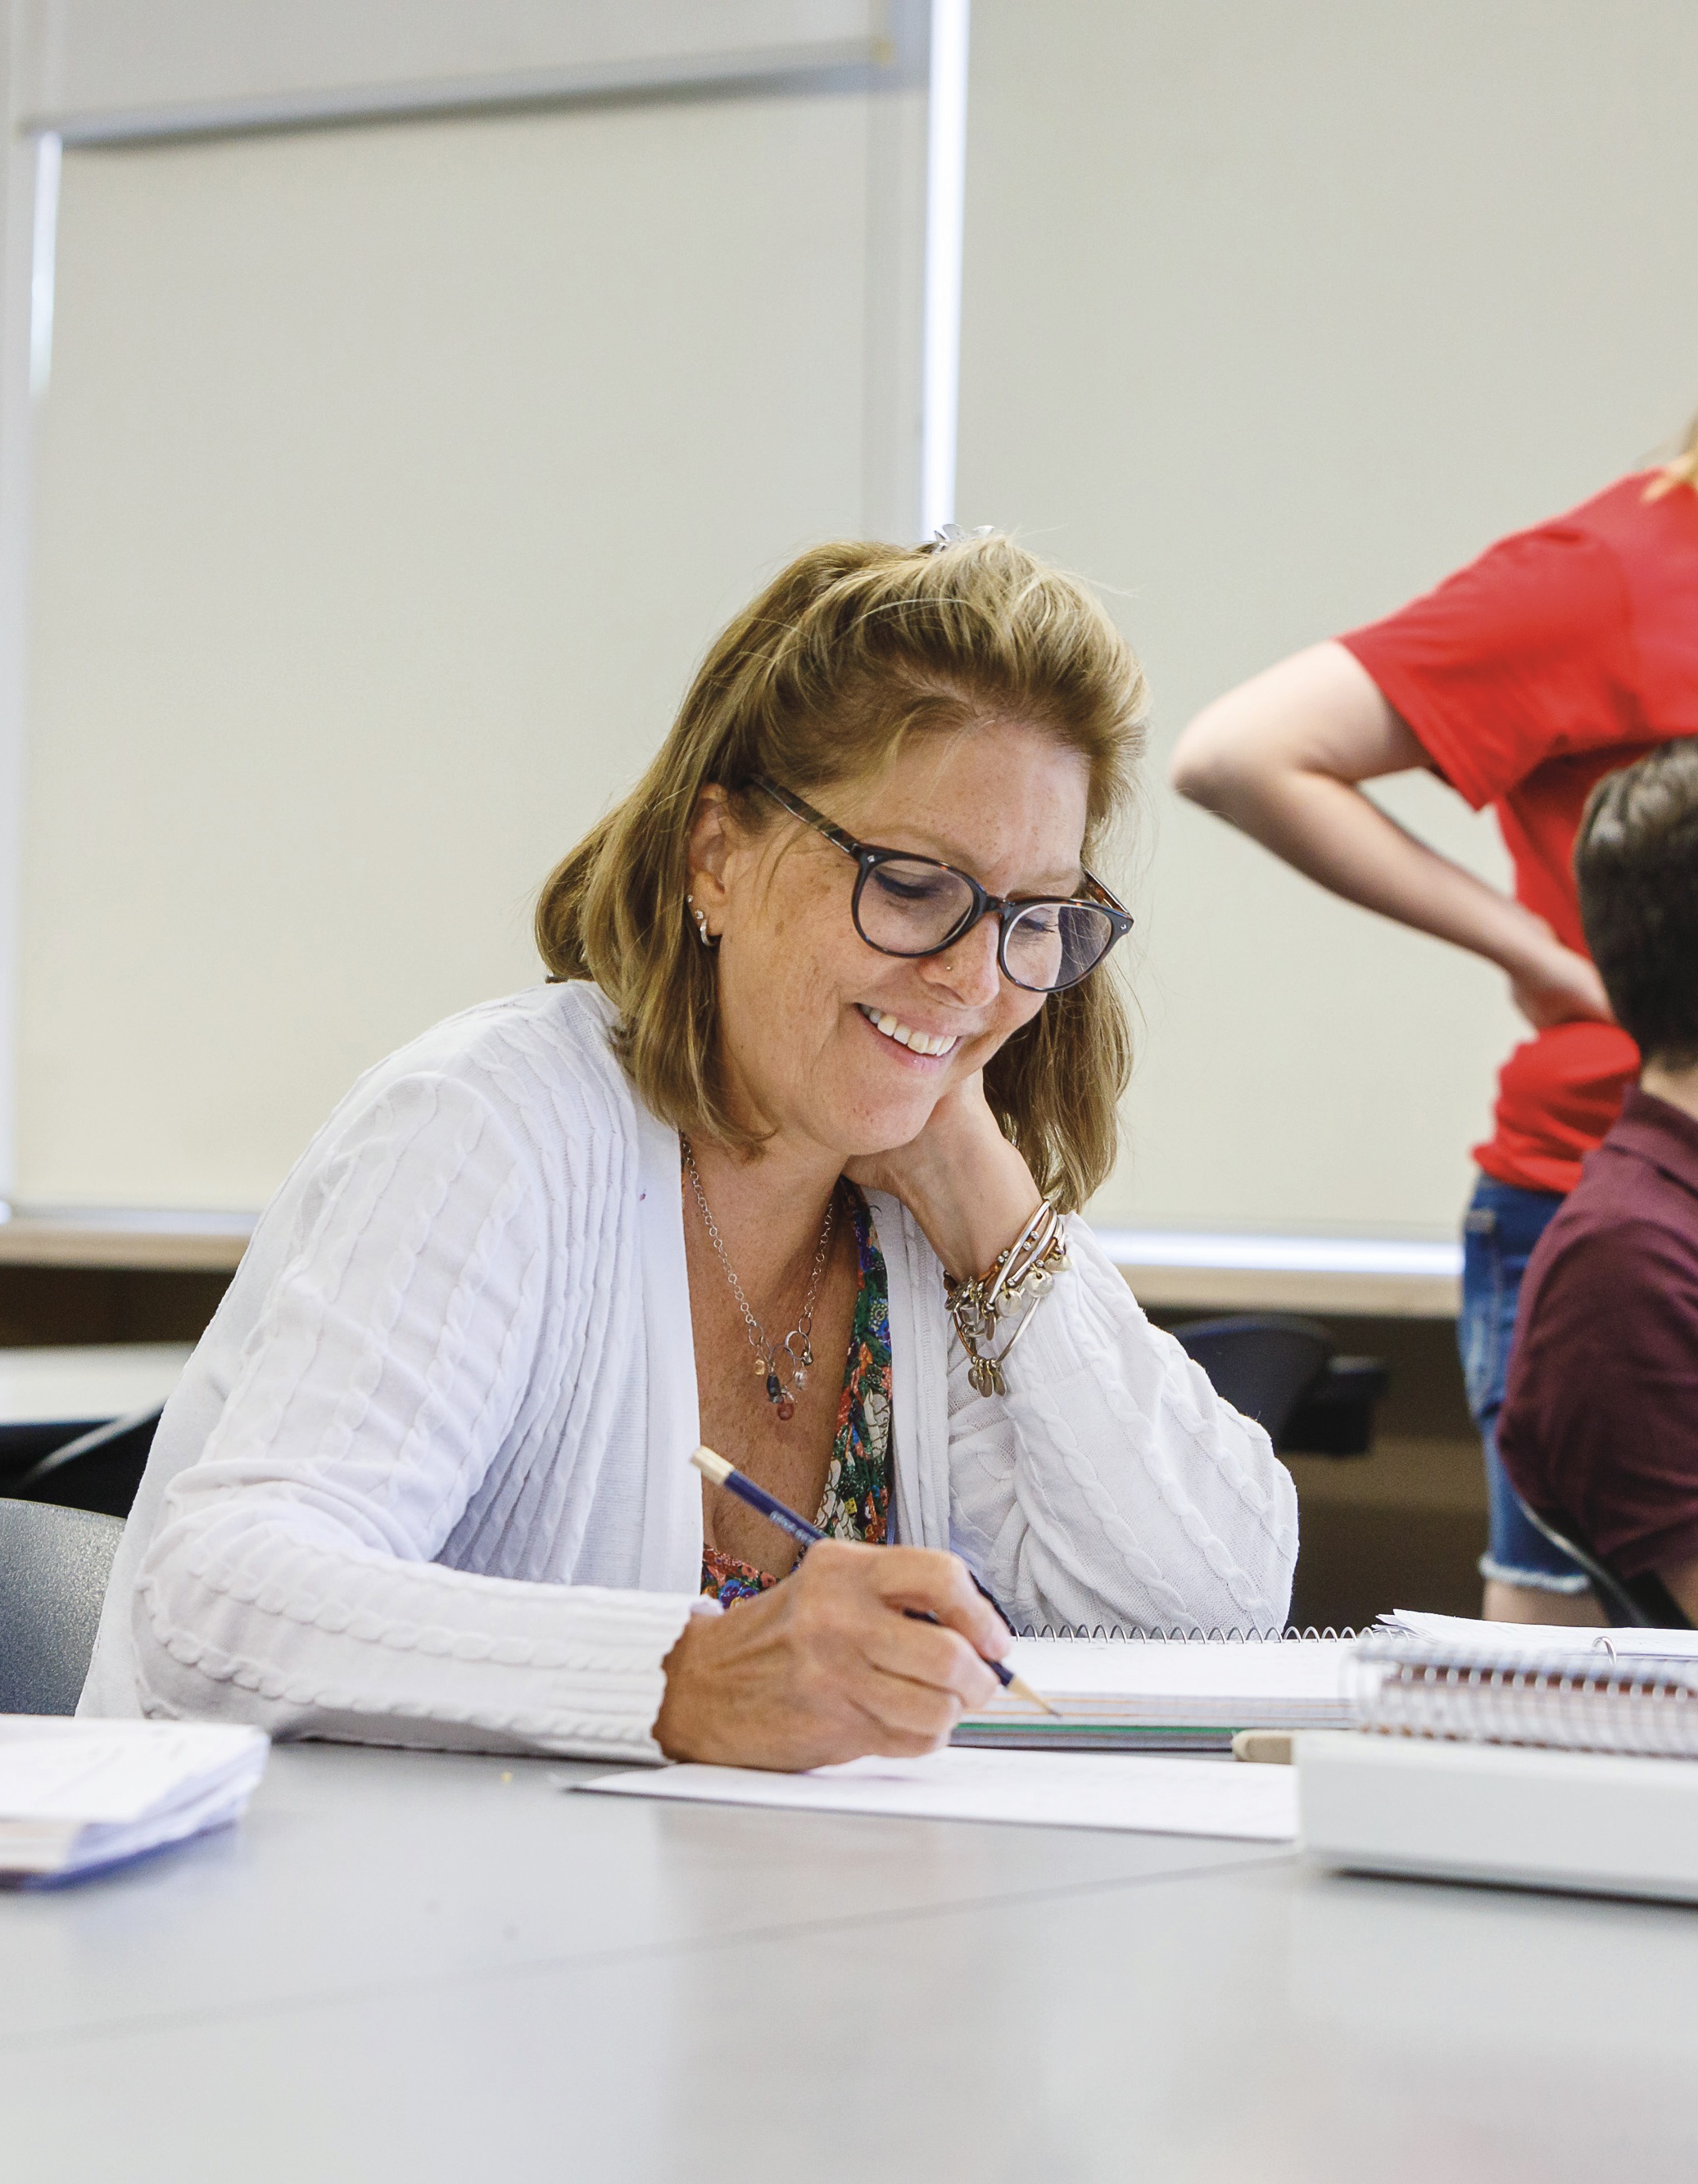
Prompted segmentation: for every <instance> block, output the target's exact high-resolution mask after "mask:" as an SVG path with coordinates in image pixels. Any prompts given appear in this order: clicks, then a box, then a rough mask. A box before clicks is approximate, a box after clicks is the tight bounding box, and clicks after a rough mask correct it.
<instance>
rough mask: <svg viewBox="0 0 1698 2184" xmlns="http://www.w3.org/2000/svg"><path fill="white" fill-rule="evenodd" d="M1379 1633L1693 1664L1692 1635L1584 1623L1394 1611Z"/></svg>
mask: <svg viewBox="0 0 1698 2184" xmlns="http://www.w3.org/2000/svg"><path fill="white" fill-rule="evenodd" d="M1380 1628H1381V1629H1382V1630H1399V1631H1401V1632H1402V1633H1403V1634H1404V1635H1405V1637H1410V1638H1430V1639H1431V1640H1433V1642H1434V1643H1435V1644H1437V1645H1442V1646H1475V1647H1477V1646H1490V1647H1493V1648H1494V1649H1496V1650H1499V1651H1505V1652H1518V1653H1522V1652H1524V1653H1595V1652H1612V1653H1614V1654H1615V1655H1616V1656H1617V1658H1620V1656H1622V1655H1623V1654H1624V1653H1630V1654H1632V1655H1634V1657H1635V1658H1638V1657H1639V1656H1640V1655H1646V1656H1649V1657H1651V1658H1660V1659H1662V1660H1666V1661H1692V1660H1698V1630H1597V1629H1595V1628H1594V1627H1592V1626H1591V1625H1589V1624H1572V1623H1483V1622H1480V1621H1478V1620H1477V1619H1475V1618H1474V1617H1472V1616H1468V1615H1436V1614H1433V1613H1429V1612H1428V1611H1427V1610H1426V1609H1424V1608H1414V1607H1398V1608H1394V1609H1393V1611H1392V1613H1390V1614H1389V1615H1382V1617H1381V1618H1380Z"/></svg>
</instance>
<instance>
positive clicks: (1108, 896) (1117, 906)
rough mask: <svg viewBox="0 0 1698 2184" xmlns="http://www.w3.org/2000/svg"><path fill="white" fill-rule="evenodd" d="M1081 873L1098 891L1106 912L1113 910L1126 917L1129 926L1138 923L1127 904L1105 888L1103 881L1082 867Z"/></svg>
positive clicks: (1116, 914) (1119, 915) (1118, 915)
mask: <svg viewBox="0 0 1698 2184" xmlns="http://www.w3.org/2000/svg"><path fill="white" fill-rule="evenodd" d="M1080 871H1081V873H1083V875H1084V877H1085V878H1086V880H1087V881H1088V882H1089V883H1090V884H1091V886H1092V887H1093V888H1094V889H1096V890H1097V893H1098V896H1099V897H1100V898H1101V900H1102V904H1103V909H1104V910H1112V911H1114V914H1115V916H1116V917H1124V918H1125V921H1126V923H1127V924H1128V925H1129V926H1130V925H1132V924H1134V923H1136V922H1137V921H1136V920H1135V919H1134V917H1133V916H1132V913H1131V911H1129V910H1128V909H1127V908H1126V905H1125V903H1123V902H1122V901H1121V900H1120V897H1119V896H1118V895H1117V894H1114V891H1113V889H1109V888H1106V887H1104V886H1103V883H1102V881H1101V880H1099V879H1098V877H1097V875H1096V874H1095V872H1086V871H1085V867H1084V866H1082V865H1081V866H1080Z"/></svg>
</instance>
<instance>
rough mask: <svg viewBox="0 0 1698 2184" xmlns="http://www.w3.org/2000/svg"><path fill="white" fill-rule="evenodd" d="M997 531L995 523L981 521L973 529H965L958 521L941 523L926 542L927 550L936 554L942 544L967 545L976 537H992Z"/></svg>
mask: <svg viewBox="0 0 1698 2184" xmlns="http://www.w3.org/2000/svg"><path fill="white" fill-rule="evenodd" d="M996 532H997V526H996V525H995V524H994V523H980V524H978V525H977V526H975V528H974V529H973V530H971V531H964V530H963V529H962V528H961V526H960V525H959V524H958V523H944V524H940V525H939V526H938V528H937V529H936V531H934V532H932V534H931V537H930V539H929V540H928V541H927V542H926V549H925V550H926V552H927V553H928V554H935V553H936V551H937V549H938V548H939V547H940V546H965V545H966V544H968V543H969V541H970V540H972V539H975V538H994V537H995V536H996Z"/></svg>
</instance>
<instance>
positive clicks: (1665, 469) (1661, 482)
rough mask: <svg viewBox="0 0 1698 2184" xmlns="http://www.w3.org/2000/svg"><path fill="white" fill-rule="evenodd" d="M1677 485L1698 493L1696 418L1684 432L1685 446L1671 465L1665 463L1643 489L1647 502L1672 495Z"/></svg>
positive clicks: (1697, 421)
mask: <svg viewBox="0 0 1698 2184" xmlns="http://www.w3.org/2000/svg"><path fill="white" fill-rule="evenodd" d="M1678 485H1690V487H1692V488H1693V490H1694V491H1695V492H1698V417H1695V418H1694V419H1693V420H1692V422H1691V424H1690V426H1688V427H1687V431H1686V444H1685V446H1684V448H1682V449H1681V451H1680V453H1679V454H1678V455H1677V456H1676V457H1675V458H1674V460H1673V462H1672V463H1665V464H1664V465H1662V469H1661V470H1660V471H1658V472H1657V474H1656V476H1655V477H1654V478H1653V479H1652V480H1651V483H1650V484H1649V485H1648V486H1647V487H1645V499H1647V500H1661V499H1662V496H1663V495H1664V493H1673V490H1674V488H1675V487H1676V486H1678Z"/></svg>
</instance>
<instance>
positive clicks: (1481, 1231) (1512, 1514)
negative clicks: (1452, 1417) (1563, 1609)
mask: <svg viewBox="0 0 1698 2184" xmlns="http://www.w3.org/2000/svg"><path fill="white" fill-rule="evenodd" d="M1561 1203H1562V1200H1561V1196H1560V1195H1559V1194H1558V1193H1557V1192H1556V1191H1551V1190H1521V1189H1520V1188H1519V1187H1518V1186H1517V1185H1516V1184H1512V1183H1494V1182H1493V1180H1492V1178H1490V1177H1489V1176H1486V1175H1483V1176H1482V1177H1481V1178H1479V1180H1478V1182H1477V1184H1475V1186H1474V1195H1473V1197H1472V1199H1471V1200H1470V1201H1469V1204H1468V1212H1467V1216H1466V1219H1465V1220H1464V1222H1463V1223H1462V1316H1461V1318H1460V1319H1459V1320H1458V1322H1457V1323H1456V1342H1457V1346H1458V1348H1459V1349H1460V1350H1461V1353H1462V1378H1463V1380H1464V1381H1465V1383H1466V1386H1467V1390H1468V1408H1469V1409H1470V1410H1471V1411H1472V1412H1473V1414H1474V1424H1476V1425H1477V1427H1478V1428H1479V1429H1480V1440H1481V1442H1482V1444H1483V1448H1484V1451H1485V1458H1486V1493H1487V1496H1488V1499H1489V1502H1490V1505H1491V1520H1492V1521H1491V1531H1490V1535H1489V1540H1490V1543H1489V1546H1488V1547H1487V1549H1486V1552H1485V1553H1484V1554H1483V1555H1482V1556H1481V1557H1480V1574H1481V1576H1482V1577H1484V1578H1497V1579H1499V1580H1501V1581H1502V1582H1503V1583H1504V1584H1505V1585H1532V1586H1533V1588H1534V1589H1535V1590H1536V1591H1540V1592H1583V1591H1585V1588H1586V1575H1585V1573H1584V1571H1583V1570H1581V1569H1580V1568H1578V1567H1577V1566H1576V1565H1575V1564H1574V1563H1572V1562H1571V1561H1570V1560H1569V1558H1568V1557H1567V1555H1565V1554H1564V1553H1562V1552H1561V1549H1560V1548H1556V1547H1553V1546H1551V1544H1550V1541H1549V1540H1547V1539H1546V1538H1545V1536H1544V1533H1543V1532H1541V1531H1539V1529H1537V1528H1536V1527H1535V1526H1534V1525H1533V1524H1532V1523H1530V1522H1529V1520H1528V1514H1527V1512H1526V1510H1524V1509H1523V1508H1522V1506H1521V1502H1520V1501H1519V1500H1518V1499H1517V1497H1516V1490H1515V1489H1514V1487H1512V1486H1511V1484H1510V1482H1509V1478H1508V1476H1507V1474H1505V1470H1504V1467H1503V1464H1502V1463H1501V1461H1500V1458H1499V1456H1498V1433H1497V1427H1498V1413H1499V1412H1500V1410H1502V1408H1503V1407H1504V1384H1505V1380H1506V1379H1508V1376H1509V1363H1510V1338H1511V1335H1512V1334H1514V1333H1515V1323H1516V1304H1517V1303H1518V1302H1519V1301H1520V1298H1521V1284H1522V1275H1523V1274H1524V1273H1526V1272H1527V1262H1528V1259H1529V1257H1530V1256H1532V1253H1533V1245H1535V1244H1536V1243H1538V1241H1539V1238H1540V1237H1541V1236H1542V1235H1543V1234H1544V1229H1545V1224H1546V1223H1547V1222H1548V1221H1549V1220H1550V1217H1551V1215H1552V1214H1553V1213H1555V1212H1556V1209H1557V1207H1558V1206H1561Z"/></svg>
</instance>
